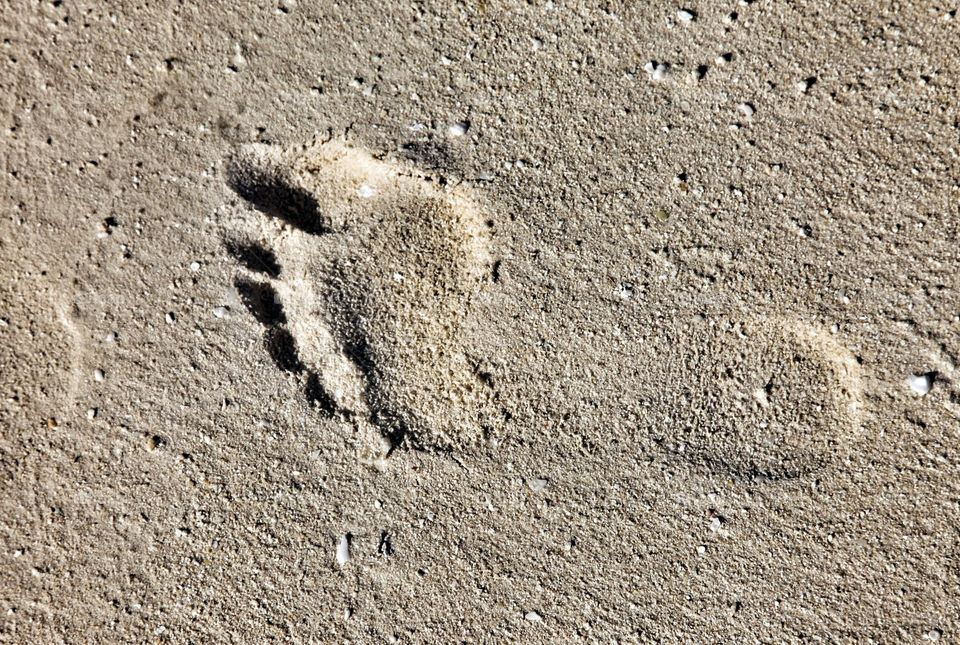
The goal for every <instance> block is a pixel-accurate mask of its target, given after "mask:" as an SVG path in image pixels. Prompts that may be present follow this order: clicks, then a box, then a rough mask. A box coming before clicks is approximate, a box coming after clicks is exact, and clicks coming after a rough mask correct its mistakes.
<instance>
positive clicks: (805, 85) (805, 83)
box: [794, 76, 817, 94]
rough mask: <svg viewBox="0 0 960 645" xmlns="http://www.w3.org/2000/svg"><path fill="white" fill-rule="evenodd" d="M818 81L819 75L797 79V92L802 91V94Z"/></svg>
mask: <svg viewBox="0 0 960 645" xmlns="http://www.w3.org/2000/svg"><path fill="white" fill-rule="evenodd" d="M816 82H817V77H816V76H808V77H807V78H805V79H803V80H802V81H797V83H796V84H795V85H794V87H796V88H797V92H800V93H801V94H805V93H806V92H808V91H809V90H810V88H811V87H813V86H814V84H815V83H816Z"/></svg>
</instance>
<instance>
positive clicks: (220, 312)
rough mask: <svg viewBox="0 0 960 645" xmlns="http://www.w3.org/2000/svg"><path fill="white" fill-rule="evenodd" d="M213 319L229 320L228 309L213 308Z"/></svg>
mask: <svg viewBox="0 0 960 645" xmlns="http://www.w3.org/2000/svg"><path fill="white" fill-rule="evenodd" d="M213 317H214V318H229V317H230V308H229V307H224V306H220V307H214V308H213Z"/></svg>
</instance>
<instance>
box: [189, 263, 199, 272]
mask: <svg viewBox="0 0 960 645" xmlns="http://www.w3.org/2000/svg"><path fill="white" fill-rule="evenodd" d="M190 270H191V271H193V272H197V271H199V270H200V263H199V262H191V263H190Z"/></svg>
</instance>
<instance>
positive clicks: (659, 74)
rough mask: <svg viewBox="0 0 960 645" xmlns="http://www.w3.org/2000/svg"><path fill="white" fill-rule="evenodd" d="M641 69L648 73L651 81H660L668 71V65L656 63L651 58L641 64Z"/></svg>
mask: <svg viewBox="0 0 960 645" xmlns="http://www.w3.org/2000/svg"><path fill="white" fill-rule="evenodd" d="M643 71H645V72H646V73H647V74H649V75H650V80H651V81H662V80H664V79H665V78H666V77H667V75H668V74H669V73H670V66H669V65H667V64H666V63H658V62H657V61H655V60H652V61H649V62H648V63H647V64H646V65H644V66H643Z"/></svg>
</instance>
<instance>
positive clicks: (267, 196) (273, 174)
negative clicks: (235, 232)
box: [227, 158, 330, 235]
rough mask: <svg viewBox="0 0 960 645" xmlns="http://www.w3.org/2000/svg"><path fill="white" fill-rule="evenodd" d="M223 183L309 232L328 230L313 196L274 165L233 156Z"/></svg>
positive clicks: (267, 212)
mask: <svg viewBox="0 0 960 645" xmlns="http://www.w3.org/2000/svg"><path fill="white" fill-rule="evenodd" d="M227 182H228V185H229V186H230V188H232V189H233V191H234V192H235V193H237V195H239V196H240V197H242V198H243V199H245V200H246V201H248V202H249V203H250V204H252V205H253V206H254V207H255V208H257V210H260V211H262V212H263V213H266V214H267V215H270V216H272V217H277V218H279V219H281V220H283V221H285V222H287V223H288V224H290V225H291V226H293V227H295V228H298V229H300V230H301V231H304V232H305V233H310V234H312V235H321V234H323V233H328V232H330V229H329V227H328V226H326V224H325V223H324V220H323V217H322V214H321V211H320V205H319V204H318V203H317V200H316V198H315V197H314V196H313V195H312V194H311V193H310V192H309V191H307V190H304V189H303V188H301V187H300V186H298V185H297V184H296V183H294V182H292V181H290V180H289V179H288V178H287V177H285V176H284V172H283V169H282V168H280V167H278V166H275V165H272V164H269V163H260V164H256V163H252V162H250V160H249V159H247V158H235V159H233V160H232V161H231V163H230V165H229V170H228V174H227Z"/></svg>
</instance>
